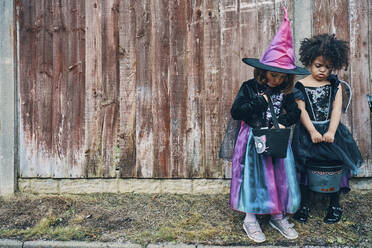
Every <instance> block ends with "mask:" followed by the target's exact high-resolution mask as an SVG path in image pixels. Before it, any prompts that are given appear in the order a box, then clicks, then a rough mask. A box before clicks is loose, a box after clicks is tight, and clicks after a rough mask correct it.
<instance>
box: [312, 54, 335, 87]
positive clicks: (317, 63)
mask: <svg viewBox="0 0 372 248" xmlns="http://www.w3.org/2000/svg"><path fill="white" fill-rule="evenodd" d="M310 71H311V76H312V77H313V78H314V79H315V80H316V81H323V80H326V79H327V78H328V76H329V74H330V73H331V71H332V65H331V63H329V62H328V61H327V60H325V59H324V58H323V56H319V57H316V58H315V59H314V61H313V63H311V65H310Z"/></svg>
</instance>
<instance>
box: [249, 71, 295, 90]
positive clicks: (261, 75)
mask: <svg viewBox="0 0 372 248" xmlns="http://www.w3.org/2000/svg"><path fill="white" fill-rule="evenodd" d="M266 72H268V71H266V70H263V69H258V68H254V71H253V75H254V78H255V79H256V80H257V81H258V83H259V84H266V83H267V78H266ZM294 78H295V76H294V75H293V74H287V76H286V78H285V79H284V82H283V85H285V87H284V88H283V93H284V94H289V93H291V92H292V90H293V86H294Z"/></svg>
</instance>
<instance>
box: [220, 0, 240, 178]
mask: <svg viewBox="0 0 372 248" xmlns="http://www.w3.org/2000/svg"><path fill="white" fill-rule="evenodd" d="M238 7H239V6H238V2H237V1H235V0H230V1H225V2H221V4H220V13H221V84H222V85H221V94H222V95H221V103H222V104H221V105H222V106H221V122H220V128H219V132H218V133H215V135H218V136H219V138H220V140H221V141H222V139H223V135H224V132H225V130H226V128H227V124H228V122H229V120H230V118H231V115H230V109H231V105H232V103H233V101H234V99H235V96H236V92H237V91H238V88H239V87H240V84H241V81H240V78H239V71H240V63H242V62H241V59H240V56H239V43H240V34H239V12H238ZM220 163H222V169H223V177H224V178H231V163H230V162H226V161H223V160H221V161H220Z"/></svg>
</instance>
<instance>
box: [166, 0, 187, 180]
mask: <svg viewBox="0 0 372 248" xmlns="http://www.w3.org/2000/svg"><path fill="white" fill-rule="evenodd" d="M185 10H186V2H185V1H170V2H169V18H170V23H169V27H170V30H169V37H170V51H169V52H170V53H169V56H170V67H169V92H170V97H169V100H170V106H171V109H170V120H171V123H170V149H171V160H170V161H171V169H170V175H169V176H170V177H172V178H185V177H189V174H190V172H191V168H187V167H186V166H184V152H185V142H186V133H185V130H186V121H187V118H188V117H187V116H186V115H185V113H186V110H187V106H186V102H187V81H186V79H187V66H186V53H187V51H186V43H187V26H186V11H185Z"/></svg>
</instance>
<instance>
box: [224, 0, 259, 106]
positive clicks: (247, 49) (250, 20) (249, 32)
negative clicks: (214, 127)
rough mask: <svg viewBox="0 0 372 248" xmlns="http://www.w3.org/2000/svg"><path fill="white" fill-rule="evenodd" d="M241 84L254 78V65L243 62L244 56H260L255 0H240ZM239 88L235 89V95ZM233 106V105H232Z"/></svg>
mask: <svg viewBox="0 0 372 248" xmlns="http://www.w3.org/2000/svg"><path fill="white" fill-rule="evenodd" d="M239 7H240V13H239V14H240V16H239V24H240V25H239V27H240V39H241V42H240V60H239V65H240V84H241V83H242V82H243V81H246V80H248V79H250V78H253V67H252V66H248V65H247V64H244V63H243V62H241V59H242V58H260V56H262V55H263V54H260V53H259V47H258V46H259V40H258V37H257V34H258V32H259V29H258V13H257V7H256V1H255V0H240V6H239ZM238 90H239V88H237V89H235V90H234V92H235V96H236V94H237V93H238ZM230 107H231V106H230Z"/></svg>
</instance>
